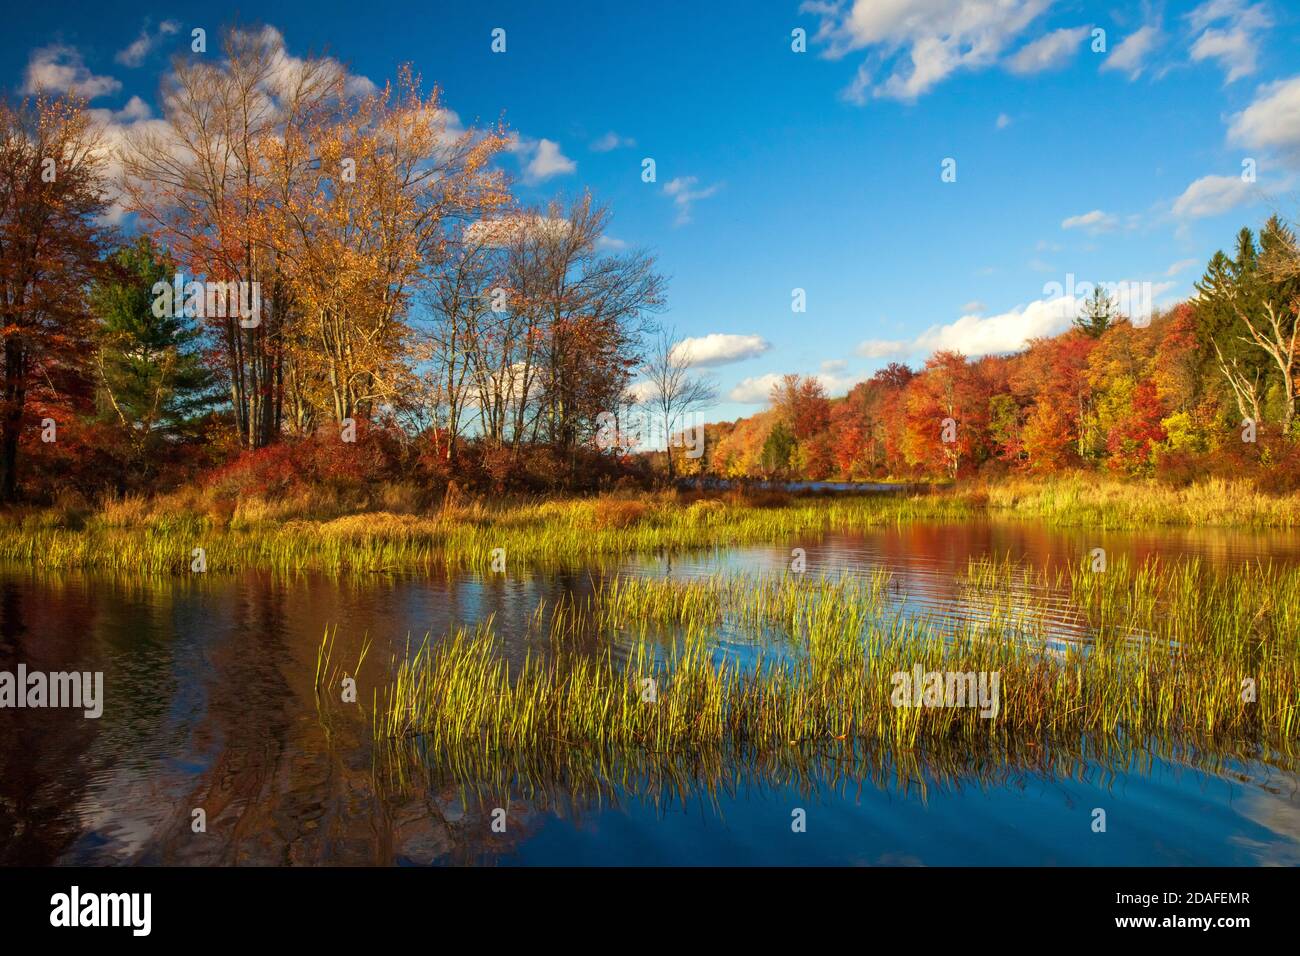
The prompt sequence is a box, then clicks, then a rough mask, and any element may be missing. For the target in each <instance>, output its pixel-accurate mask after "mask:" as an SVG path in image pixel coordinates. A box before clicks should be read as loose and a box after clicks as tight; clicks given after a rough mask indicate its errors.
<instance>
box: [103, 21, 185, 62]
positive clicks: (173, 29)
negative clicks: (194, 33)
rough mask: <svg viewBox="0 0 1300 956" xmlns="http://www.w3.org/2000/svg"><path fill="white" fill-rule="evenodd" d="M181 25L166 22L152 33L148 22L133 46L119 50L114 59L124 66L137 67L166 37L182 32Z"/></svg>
mask: <svg viewBox="0 0 1300 956" xmlns="http://www.w3.org/2000/svg"><path fill="white" fill-rule="evenodd" d="M180 28H181V25H180V24H179V23H178V22H177V21H175V20H164V21H163V22H162V23H160V24H158V29H157V30H153V31H150V29H149V23H148V21H145V25H144V27H143V28H141V30H140V35H139V36H138V37H136V38H135V39H134V40H133V41H131V44H130V45H129V46H127V47H126V48H125V49H122V50H118V51H117V55H116V56H114V57H113V59H115V60H116V61H117V62H118V63H121V64H122V65H123V66H129V67H137V66H139V65H140V64H141V63H143V62H144V60H145V57H147V56H148V55H149V54H150V53H151V52H152V51H153V50H154V48H155V47H157V46H158V44H159V43H161V42H162V40H163V38H164V37H169V36H172V35H173V34H175V33H177V32H179V31H180Z"/></svg>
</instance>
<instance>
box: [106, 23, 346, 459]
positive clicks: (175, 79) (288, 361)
mask: <svg viewBox="0 0 1300 956" xmlns="http://www.w3.org/2000/svg"><path fill="white" fill-rule="evenodd" d="M347 80H348V77H347V73H346V71H345V70H344V69H343V67H342V66H341V65H340V64H338V63H337V62H336V61H334V60H333V59H330V58H328V57H312V56H309V57H306V58H304V59H301V60H290V59H289V58H288V57H287V55H286V53H285V50H284V41H283V38H282V37H281V36H280V34H279V32H278V31H276V30H275V29H273V28H271V27H264V28H262V29H238V28H235V29H229V30H227V31H225V33H224V34H223V37H222V56H221V57H220V58H207V57H196V56H191V55H187V54H179V55H177V56H176V57H175V58H174V60H173V61H172V68H171V71H170V72H169V73H168V74H167V75H166V76H165V77H164V79H163V83H162V89H161V95H160V97H159V99H160V102H161V103H162V111H163V122H162V123H161V124H158V123H150V124H142V125H141V127H140V128H139V129H138V130H137V131H135V132H134V133H133V134H132V135H131V136H130V137H129V139H128V141H127V143H126V145H125V147H124V149H123V151H122V164H123V169H124V176H123V183H122V186H123V191H124V196H125V201H126V203H127V206H128V208H129V209H130V210H131V211H132V212H134V213H135V214H136V215H137V217H138V220H139V224H140V226H141V227H142V228H143V229H145V230H148V231H150V232H152V233H154V234H155V235H156V236H158V237H159V238H160V239H161V240H162V242H163V244H165V245H166V246H167V247H168V248H169V249H171V250H172V252H173V254H174V255H175V256H176V257H177V259H178V262H179V263H180V265H181V267H182V268H183V269H185V270H186V272H187V273H188V274H189V275H190V276H191V277H192V278H204V279H206V280H210V281H219V282H238V283H248V284H250V285H249V286H248V287H246V288H252V287H253V285H252V284H256V285H255V287H256V288H257V289H258V292H259V297H260V301H261V310H260V314H259V315H258V316H256V317H255V318H254V317H249V318H247V319H245V318H242V317H241V316H239V315H237V314H230V313H231V312H232V311H233V310H225V309H223V310H222V314H220V315H205V321H206V322H207V323H209V324H210V326H211V328H212V331H213V333H214V335H215V336H216V338H217V341H218V342H219V343H220V349H221V356H222V363H223V365H224V371H225V374H226V379H227V382H226V384H227V386H228V388H229V392H230V400H231V404H232V406H233V409H234V413H235V422H236V427H237V429H238V434H239V440H240V443H241V444H243V445H244V446H245V447H248V448H260V447H262V446H263V445H266V444H267V443H269V442H271V441H274V440H275V439H276V437H277V436H278V435H279V434H280V431H281V427H282V425H283V412H284V405H285V395H286V391H287V390H288V389H289V388H292V387H297V388H299V389H303V388H307V387H309V383H307V382H305V381H304V380H303V379H302V377H301V375H300V374H299V371H298V370H297V369H296V368H294V367H293V364H292V356H291V354H290V353H289V347H290V346H297V347H299V348H300V349H301V350H302V351H305V350H307V349H308V348H312V347H315V343H314V342H311V341H310V340H309V339H308V338H307V337H306V336H302V335H296V334H295V331H294V328H293V326H294V319H295V317H296V316H297V315H298V314H299V304H298V303H297V302H296V301H295V296H294V282H293V278H292V277H291V275H290V274H289V273H288V271H287V268H286V261H285V258H284V252H285V250H284V248H283V247H282V246H281V245H278V244H277V240H282V239H283V230H282V229H281V228H280V227H282V226H283V222H282V218H281V217H282V216H284V215H285V214H286V212H287V210H289V209H290V208H293V207H294V206H295V205H296V204H298V203H299V202H300V197H301V195H302V193H303V192H304V191H305V190H307V189H308V188H310V184H311V183H313V182H314V181H315V180H316V179H317V178H318V175H319V166H318V163H319V157H318V156H317V155H316V153H315V150H314V147H313V137H314V136H315V135H316V134H317V133H318V132H319V131H320V130H321V129H322V128H324V127H326V126H327V125H328V123H329V117H331V116H334V115H337V111H338V110H339V109H340V104H341V103H343V102H344V101H345V100H346V99H348V98H349V95H350V94H349V89H348V82H347ZM250 298H251V296H250Z"/></svg>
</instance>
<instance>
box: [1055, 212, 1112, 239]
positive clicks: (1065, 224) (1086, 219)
mask: <svg viewBox="0 0 1300 956" xmlns="http://www.w3.org/2000/svg"><path fill="white" fill-rule="evenodd" d="M1117 225H1119V219H1118V218H1117V217H1115V216H1114V215H1112V214H1111V213H1108V212H1102V211H1101V210H1100V209H1094V210H1092V211H1091V212H1085V213H1082V214H1081V215H1078V216H1068V217H1066V218H1065V219H1062V220H1061V228H1062V229H1083V230H1085V231H1086V232H1088V233H1089V234H1090V235H1096V234H1098V233H1101V232H1110V231H1111V230H1112V229H1114V228H1115V227H1116V226H1117Z"/></svg>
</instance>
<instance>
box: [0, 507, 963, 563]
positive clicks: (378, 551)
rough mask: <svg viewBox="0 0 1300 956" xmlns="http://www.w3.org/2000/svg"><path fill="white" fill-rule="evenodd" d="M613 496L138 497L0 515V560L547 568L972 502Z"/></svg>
mask: <svg viewBox="0 0 1300 956" xmlns="http://www.w3.org/2000/svg"><path fill="white" fill-rule="evenodd" d="M609 500H610V499H601V498H595V499H575V500H567V501H546V502H540V503H515V504H510V505H503V506H500V507H497V508H482V507H480V508H475V509H471V510H470V511H469V512H468V513H466V512H463V511H461V510H460V509H456V510H452V511H449V512H448V513H443V514H437V515H429V516H416V515H396V514H390V513H386V512H371V513H365V514H355V515H347V516H344V517H339V518H334V519H331V520H328V521H307V520H292V521H287V522H284V523H280V524H274V523H260V524H257V525H253V526H241V525H238V524H236V523H234V522H231V523H230V524H229V525H223V524H222V523H221V521H219V520H217V519H214V518H213V517H212V516H210V515H206V514H200V513H196V512H192V511H186V510H181V511H162V512H155V513H150V514H148V515H147V516H146V517H143V518H141V517H140V515H139V512H138V510H137V509H136V508H135V506H134V505H132V506H129V507H128V506H116V507H114V508H112V509H110V511H108V512H106V513H104V514H101V515H97V516H92V517H91V518H89V519H88V520H87V521H86V523H85V526H84V528H82V529H81V530H71V529H67V528H63V527H50V526H48V525H47V524H44V523H40V522H37V521H34V520H31V516H28V517H27V518H24V519H22V520H19V519H17V518H16V517H14V518H11V519H10V520H8V521H3V522H0V560H9V561H17V562H24V563H30V564H35V565H38V566H42V567H47V568H71V567H85V568H104V569H134V570H141V571H169V572H176V573H185V572H188V571H189V569H190V567H191V562H192V553H193V550H194V549H195V548H199V547H201V548H203V549H204V552H205V560H206V565H207V569H208V570H209V571H238V570H243V569H247V568H269V569H274V570H280V571H299V570H307V569H318V570H325V571H362V572H372V571H400V570H418V569H429V568H434V567H443V568H449V569H453V570H464V569H474V570H479V571H489V570H491V568H492V564H493V552H494V551H496V550H497V549H500V550H501V551H502V552H504V557H505V561H506V566H507V567H508V568H511V569H517V568H519V567H544V566H557V565H565V564H578V563H584V562H588V561H591V560H593V559H596V558H600V557H607V556H609V557H617V556H620V555H629V554H638V553H658V552H664V551H684V550H689V549H699V548H707V547H714V546H724V545H732V544H742V543H752V542H764V541H776V540H783V539H786V538H789V537H791V536H794V535H800V534H817V533H822V532H825V531H830V530H836V529H839V530H845V529H852V528H865V527H871V526H877V525H881V524H891V523H896V522H901V521H909V520H914V519H919V518H929V519H944V520H946V519H957V518H961V517H964V516H969V514H970V513H971V512H970V509H969V508H968V507H967V506H966V504H965V503H963V502H961V501H959V500H956V499H948V498H941V497H925V496H919V497H912V498H853V499H846V500H837V501H826V500H808V501H805V502H802V503H798V504H794V505H791V506H788V507H783V508H754V507H749V506H746V505H744V504H722V503H715V502H707V503H706V502H697V503H695V504H692V505H690V506H683V505H681V504H679V503H677V501H676V500H675V499H674V498H673V497H672V496H658V497H651V498H648V499H647V500H645V501H641V502H637V503H636V504H637V505H638V507H636V508H635V509H631V510H627V509H621V510H615V511H611V508H610V506H609V503H608V502H609ZM611 515H613V517H611ZM629 515H631V517H629Z"/></svg>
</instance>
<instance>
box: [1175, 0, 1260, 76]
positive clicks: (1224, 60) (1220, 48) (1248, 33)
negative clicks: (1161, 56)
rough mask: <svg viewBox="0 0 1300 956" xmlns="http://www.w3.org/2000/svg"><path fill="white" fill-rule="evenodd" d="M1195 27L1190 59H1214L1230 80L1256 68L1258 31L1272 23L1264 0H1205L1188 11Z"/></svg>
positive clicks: (1193, 27)
mask: <svg viewBox="0 0 1300 956" xmlns="http://www.w3.org/2000/svg"><path fill="white" fill-rule="evenodd" d="M1187 19H1188V21H1189V22H1190V23H1191V25H1192V29H1193V30H1194V31H1196V30H1199V31H1201V32H1200V35H1199V36H1197V38H1196V40H1195V42H1194V43H1193V44H1192V51H1191V55H1192V60H1194V61H1195V62H1197V63H1199V62H1201V61H1203V60H1216V61H1218V63H1219V66H1220V67H1221V68H1223V69H1224V70H1225V71H1226V72H1227V78H1226V80H1225V82H1227V83H1231V82H1233V81H1234V80H1237V79H1240V78H1241V77H1243V76H1249V75H1250V74H1252V73H1254V72H1255V67H1256V59H1257V56H1258V52H1259V34H1261V33H1263V32H1264V31H1265V30H1267V29H1268V28H1269V27H1271V26H1272V25H1273V19H1272V17H1270V16H1269V14H1268V11H1267V9H1265V7H1264V4H1263V3H1257V4H1254V5H1253V6H1251V5H1249V4H1247V3H1245V2H1244V0H1207V2H1206V3H1203V4H1201V5H1200V6H1199V7H1197V8H1196V9H1195V10H1193V11H1192V12H1191V13H1189V14H1188V15H1187Z"/></svg>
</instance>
